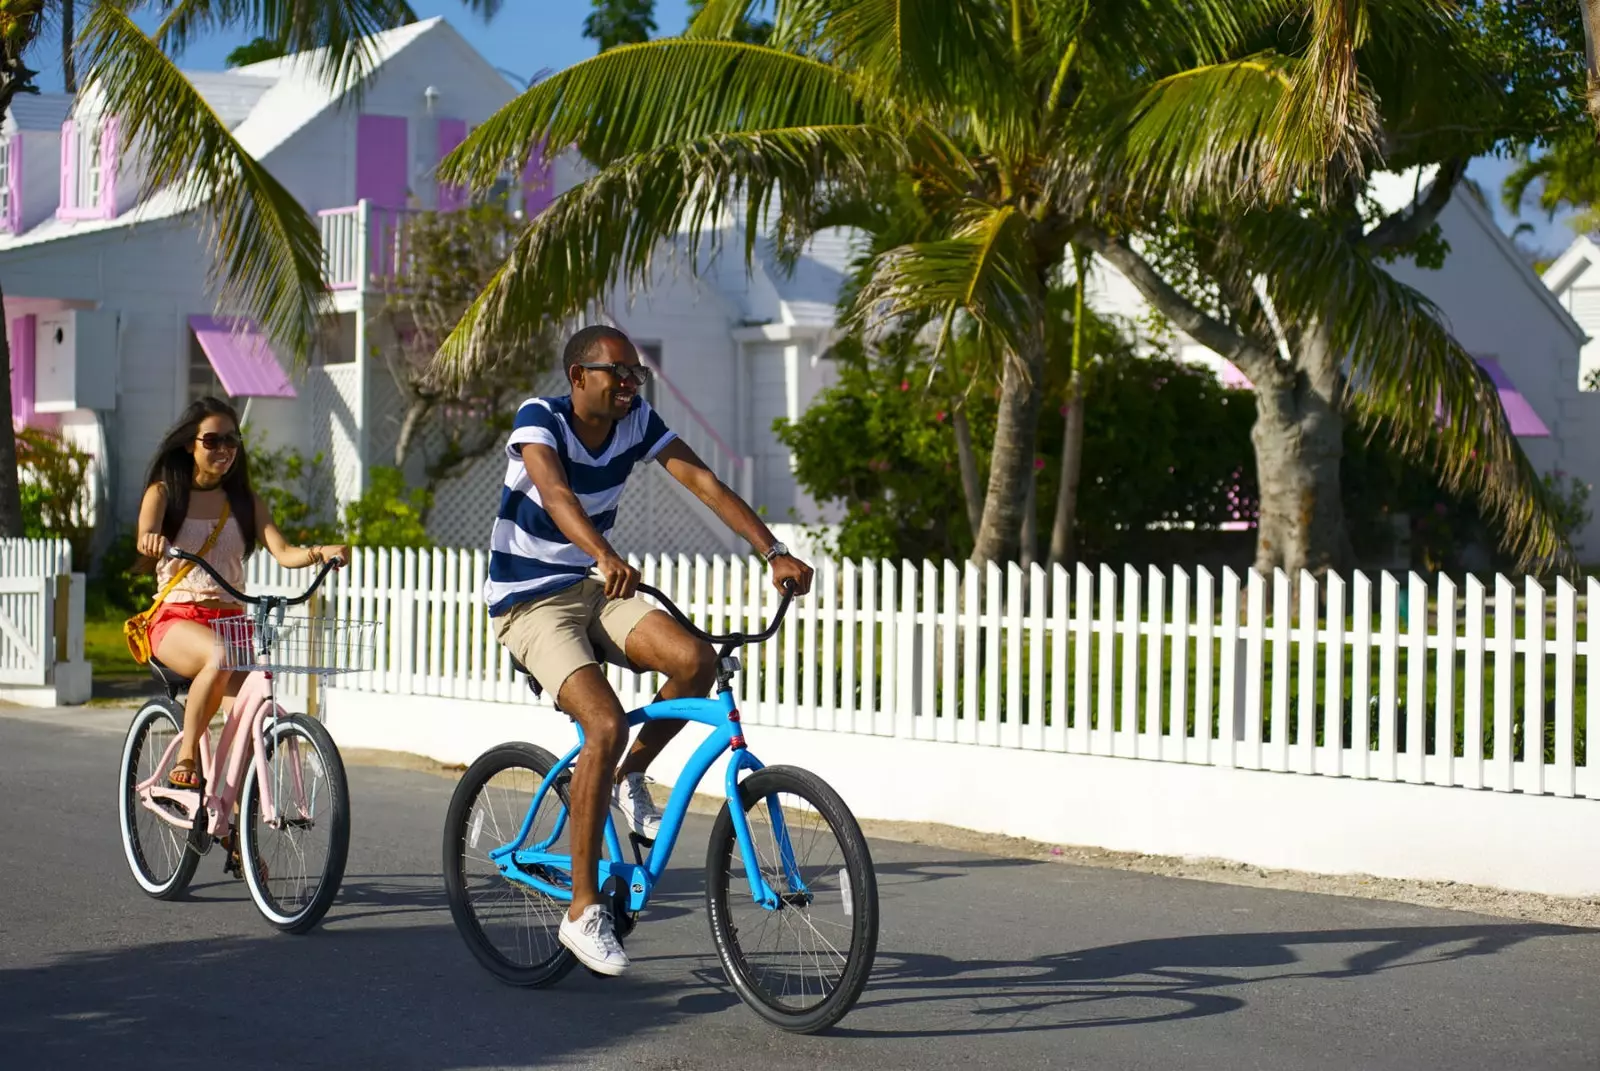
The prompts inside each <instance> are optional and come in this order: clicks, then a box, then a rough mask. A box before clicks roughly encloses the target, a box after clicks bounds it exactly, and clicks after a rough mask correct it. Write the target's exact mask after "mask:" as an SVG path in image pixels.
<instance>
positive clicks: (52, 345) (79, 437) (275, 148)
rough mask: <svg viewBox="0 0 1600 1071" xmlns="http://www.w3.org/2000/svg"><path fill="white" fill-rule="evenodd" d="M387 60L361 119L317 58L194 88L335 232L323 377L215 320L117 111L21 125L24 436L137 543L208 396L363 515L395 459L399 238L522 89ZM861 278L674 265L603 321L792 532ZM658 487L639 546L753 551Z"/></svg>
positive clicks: (649, 483)
mask: <svg viewBox="0 0 1600 1071" xmlns="http://www.w3.org/2000/svg"><path fill="white" fill-rule="evenodd" d="M374 54H375V58H376V65H375V68H374V70H373V73H372V75H371V77H370V79H369V81H368V84H367V86H366V90H365V94H364V96H363V97H362V98H361V100H360V102H359V105H356V104H353V103H352V102H351V101H349V100H344V99H340V98H339V97H337V96H336V95H335V94H333V93H331V92H330V91H329V90H328V89H327V88H326V87H325V86H324V85H323V84H322V83H321V82H320V81H319V79H318V78H317V77H316V76H315V74H314V72H313V70H312V69H311V66H310V64H308V63H306V62H304V60H305V58H304V57H289V58H286V59H281V60H271V61H267V62H264V63H258V64H253V65H250V66H245V67H240V68H237V69H234V70H229V71H223V72H191V73H189V74H188V77H189V78H190V80H191V82H192V83H193V84H194V86H195V87H196V88H197V89H198V90H199V91H200V93H201V94H202V95H203V96H204V97H205V98H206V100H207V101H208V102H209V103H210V104H211V106H212V107H213V108H214V109H216V111H217V112H218V114H219V115H221V116H222V117H223V118H224V120H225V121H226V122H227V123H228V124H229V127H230V129H231V130H232V131H233V134H234V136H235V137H236V138H237V139H238V140H239V142H240V143H241V144H242V145H243V146H244V147H245V149H246V150H248V151H249V152H251V153H252V154H253V155H254V156H255V157H256V158H257V159H259V160H260V161H261V162H262V163H263V164H265V165H266V166H267V168H268V169H269V170H270V171H271V172H272V173H273V174H274V176H275V177H277V179H278V180H279V181H280V182H282V183H283V184H284V185H285V186H286V187H287V188H288V189H289V190H290V191H291V192H292V193H293V194H294V195H295V196H296V197H297V198H298V199H299V200H300V201H301V203H302V204H303V205H305V207H306V208H307V209H308V210H309V211H311V212H313V213H315V214H316V216H317V218H318V219H319V222H320V225H321V230H322V237H323V246H324V266H325V270H326V273H327V279H328V282H329V284H330V287H331V289H332V291H333V293H334V313H333V319H332V322H330V324H329V328H330V331H329V332H328V341H327V343H326V344H324V345H323V346H322V347H321V349H320V351H319V352H318V353H317V354H316V355H315V357H314V359H313V362H312V366H311V367H310V368H308V369H306V370H303V371H300V372H293V370H292V369H290V368H289V366H288V362H287V361H285V360H282V359H280V358H279V356H278V355H275V354H274V353H273V352H272V349H271V347H270V346H268V345H267V343H266V342H265V340H264V339H262V338H261V337H260V336H259V335H258V334H257V332H256V331H255V330H254V328H253V326H252V325H251V324H249V323H247V322H243V321H240V320H237V319H234V318H231V317H229V316H227V315H225V311H226V310H223V311H220V312H219V310H218V309H217V308H216V307H215V301H214V295H212V294H209V293H208V292H207V290H206V286H205V277H206V273H207V266H208V260H207V257H208V253H207V251H206V250H205V249H204V248H203V246H202V241H201V231H200V229H199V226H198V224H199V221H198V220H197V218H196V217H195V216H194V215H192V214H186V213H183V212H181V211H180V210H179V206H178V204H177V201H176V199H175V198H174V197H173V196H172V194H171V193H170V192H168V191H158V192H157V193H155V194H154V195H152V196H150V197H147V198H144V199H143V200H140V199H139V186H140V183H139V181H138V178H139V159H138V153H137V149H136V148H135V149H134V150H133V151H130V152H128V153H119V152H118V151H117V150H116V148H115V146H114V142H115V140H116V138H117V135H118V130H117V127H118V124H117V118H116V117H115V116H105V115H100V114H97V112H96V110H95V105H94V103H93V101H92V100H90V99H89V98H88V97H87V96H86V95H80V97H79V98H78V99H77V100H76V101H74V100H73V99H72V98H69V97H62V96H56V97H42V98H31V99H30V98H24V99H23V100H22V101H19V102H18V103H17V104H16V105H15V106H14V107H13V108H12V109H11V111H10V113H9V114H8V115H7V116H6V122H5V126H4V128H3V131H0V161H4V162H5V166H6V170H5V176H6V178H7V181H6V183H5V184H4V200H3V201H0V287H3V289H4V294H5V309H4V317H3V318H4V323H5V329H6V331H7V336H8V339H9V340H10V343H11V346H12V353H13V355H14V360H13V371H12V379H13V397H14V399H15V401H14V403H13V414H12V415H13V419H14V421H20V422H22V423H32V424H36V425H49V426H55V427H59V428H60V429H61V430H62V432H63V434H65V435H67V436H68V437H70V438H71V439H73V440H74V441H77V442H79V443H80V444H82V445H84V446H86V447H87V448H88V449H90V451H91V452H92V453H94V454H95V456H96V457H97V458H98V459H99V461H100V464H99V466H98V467H97V478H99V479H100V480H101V481H102V483H101V486H100V488H99V490H100V492H101V499H100V500H101V502H102V503H103V505H104V506H105V507H106V508H108V509H109V510H110V511H111V512H112V514H113V515H114V516H115V517H117V518H118V519H119V520H120V521H121V522H123V523H124V524H126V523H127V522H130V521H131V520H132V518H133V516H134V515H135V513H136V511H137V503H138V500H139V496H140V493H141V491H142V487H141V481H142V478H143V470H144V466H145V465H146V464H147V462H148V459H149V455H150V452H151V450H152V449H153V448H154V446H155V444H156V442H157V440H158V438H159V436H160V434H161V433H162V432H163V431H164V430H165V428H166V427H167V426H169V425H170V424H171V422H172V421H173V420H174V419H175V418H176V416H177V414H178V412H179V411H180V410H181V409H182V408H183V406H184V405H185V404H187V403H188V402H189V401H190V400H191V399H192V398H195V397H198V396H200V395H202V394H205V393H219V394H222V395H225V396H229V397H231V398H232V399H233V400H234V401H235V403H236V404H240V405H241V406H243V407H248V408H247V411H246V419H247V422H248V423H249V424H250V427H251V431H252V435H255V434H265V436H266V437H267V439H268V441H269V442H270V443H271V444H272V445H288V446H295V447H298V448H301V449H304V450H307V451H313V450H321V451H323V452H324V453H325V454H326V455H327V456H328V457H329V459H330V461H331V466H330V468H331V471H332V475H333V482H334V485H335V491H336V494H337V496H338V498H339V499H340V500H341V501H342V500H348V499H349V498H351V497H353V496H354V495H357V494H359V493H360V491H361V489H362V487H363V484H364V482H365V474H366V471H367V468H368V466H370V465H373V464H385V463H388V462H389V461H390V459H391V457H392V454H393V448H394V443H395V441H396V438H397V436H398V431H399V418H398V415H397V414H398V411H399V407H398V406H397V404H396V403H397V391H396V388H395V386H394V384H393V383H392V381H391V380H390V379H389V376H388V373H387V371H386V370H385V368H384V366H383V362H381V361H379V360H376V359H374V357H373V354H372V347H373V346H374V345H381V344H382V339H381V338H380V337H378V335H377V334H376V331H375V328H374V326H373V322H372V321H373V319H374V316H375V314H376V312H377V311H378V310H379V309H381V308H382V306H383V303H384V300H385V292H386V289H387V287H388V286H389V285H390V283H391V277H392V275H393V269H394V267H395V265H396V263H397V258H401V257H403V256H404V255H405V252H404V249H403V241H404V238H403V233H404V232H403V228H402V227H401V226H400V223H401V221H402V220H403V219H404V217H405V216H406V215H407V214H408V213H410V212H414V211H417V210H420V209H428V208H439V209H449V208H451V207H453V206H456V205H459V204H460V203H461V197H460V195H459V194H458V193H457V191H453V190H450V189H440V188H439V187H438V184H437V183H436V182H435V180H434V178H433V172H434V168H435V165H436V164H437V162H438V160H439V159H440V158H441V157H442V156H443V155H444V154H445V153H446V152H448V151H449V150H450V149H451V148H453V147H454V146H455V145H457V144H459V143H460V141H461V140H462V139H463V138H464V137H465V136H466V134H467V132H468V131H469V130H470V128H471V127H472V126H473V125H475V124H477V123H479V122H482V121H483V120H484V119H485V118H487V117H488V116H489V115H490V114H492V113H493V112H494V111H496V110H497V109H498V108H500V107H501V106H502V105H503V104H505V103H506V102H507V101H508V100H510V99H511V98H512V96H513V95H514V90H513V88H512V86H511V85H510V84H508V83H507V82H506V80H505V79H504V78H503V77H501V75H500V74H498V73H497V72H496V71H495V70H494V68H493V67H492V66H491V65H490V64H489V63H488V62H487V61H486V60H484V58H483V57H482V56H481V55H479V54H478V53H477V52H476V51H475V50H474V49H473V48H472V47H471V46H470V45H468V44H467V43H466V41H465V40H464V39H463V38H462V37H461V36H460V35H459V34H457V33H456V32H455V30H454V29H452V28H451V26H450V25H449V24H448V23H447V22H446V21H444V20H443V19H432V20H428V21H425V22H419V23H416V24H413V25H410V26H406V27H404V28H401V29H397V30H393V31H389V32H386V33H383V34H380V35H378V37H377V38H376V40H375V42H374ZM579 172H580V165H579V163H578V162H576V161H575V160H573V159H571V158H568V157H561V158H557V159H554V160H550V161H544V160H538V159H536V160H534V161H533V162H532V163H531V164H530V165H529V168H528V170H527V173H525V174H524V175H523V176H521V181H520V186H521V190H520V199H521V208H522V210H524V211H525V212H527V213H529V214H532V213H536V212H538V211H539V210H541V209H542V208H543V206H544V205H546V204H548V203H549V201H550V199H551V198H552V197H553V196H555V195H556V194H557V193H559V192H560V191H562V190H564V189H566V188H568V187H570V186H571V185H573V184H574V183H576V182H577V181H578V180H579ZM668 259H669V261H670V258H668ZM847 260H848V248H847V245H846V243H845V241H844V240H843V239H840V238H835V239H822V240H819V241H818V242H816V243H815V244H814V247H813V249H812V251H811V253H810V255H808V256H807V257H805V258H803V259H802V261H801V263H800V265H799V267H798V268H797V270H796V271H795V272H794V273H793V275H792V276H786V275H783V274H780V273H778V272H776V271H774V270H773V269H772V266H771V264H770V262H768V261H766V260H763V262H762V263H760V264H758V265H757V267H756V270H755V272H754V273H753V274H747V273H746V272H745V270H744V266H743V262H742V257H740V256H739V255H738V253H737V252H736V251H735V250H733V249H731V248H730V249H729V250H728V251H727V252H726V253H725V254H723V255H722V256H720V257H718V258H717V259H715V260H714V261H713V262H711V263H710V264H708V265H703V266H702V267H703V271H702V274H701V277H700V278H699V279H692V278H690V276H689V273H688V272H686V271H676V270H674V266H673V265H672V264H671V263H670V262H668V263H665V264H664V265H663V268H662V272H661V275H660V277H659V278H658V279H657V280H656V281H655V284H654V285H653V286H652V287H650V288H648V293H646V294H644V295H641V296H640V297H639V298H638V299H637V300H629V299H628V298H627V297H626V295H623V294H618V295H617V297H616V298H615V299H614V300H613V301H611V302H609V303H607V306H606V307H605V308H604V309H603V310H602V312H603V314H604V315H607V316H609V317H610V318H611V319H613V320H614V321H615V322H617V323H618V324H619V325H620V326H622V327H623V328H624V329H626V330H627V331H628V332H629V333H630V335H632V336H633V337H635V338H636V339H638V341H639V342H640V344H641V348H642V349H643V350H644V352H645V353H646V355H647V356H648V357H650V358H651V359H653V360H654V361H655V363H656V364H657V366H658V368H661V369H664V370H665V375H663V376H662V377H661V381H660V382H659V383H658V384H657V385H656V386H655V388H654V394H655V395H656V397H655V402H656V404H657V405H658V406H659V408H661V410H662V411H663V415H664V416H665V417H666V419H667V420H668V421H669V422H670V423H672V424H673V425H674V426H675V427H677V428H678V430H679V431H680V432H681V433H682V434H683V435H684V437H685V438H686V439H687V440H688V441H689V442H690V443H691V445H693V446H694V447H695V449H696V450H698V451H699V452H700V453H701V455H702V456H704V457H705V458H706V459H707V460H708V461H709V462H710V463H712V464H713V466H714V467H716V468H717V470H718V472H719V474H721V475H722V476H723V477H724V479H726V480H727V481H728V482H729V483H730V484H731V485H733V486H735V487H737V488H739V489H741V490H743V491H744V492H745V493H746V494H747V495H748V496H749V497H750V498H751V500H752V501H753V502H754V503H755V504H756V505H758V506H759V507H761V508H763V510H764V511H765V512H766V513H767V515H768V516H769V517H771V518H772V519H773V520H774V521H785V520H789V519H791V518H792V517H793V516H795V515H796V514H795V511H797V510H798V516H799V517H801V518H802V519H806V520H810V519H813V518H814V517H816V516H818V515H819V513H818V511H817V510H816V508H815V507H814V505H813V504H811V503H809V502H808V501H804V500H803V496H801V495H800V494H799V492H798V491H797V489H796V488H795V485H794V481H793V478H792V476H791V475H790V469H789V458H788V454H787V452H786V451H784V450H782V449H781V447H780V446H779V445H778V443H777V441H776V440H775V438H774V437H773V435H772V431H771V424H772V421H773V419H775V418H776V417H778V416H794V415H797V414H798V413H799V412H801V411H803V410H804V408H805V406H806V404H807V403H808V402H809V400H810V398H811V397H812V396H813V395H814V394H815V392H816V391H817V390H818V389H820V387H821V385H822V384H823V383H824V382H825V380H826V378H827V375H828V372H827V364H826V362H825V361H824V360H823V359H822V355H823V354H824V353H825V351H826V348H827V345H828V343H829V342H830V331H831V327H832V304H833V300H834V297H835V295H836V294H837V292H838V287H839V284H840V282H841V281H842V278H843V274H842V273H843V271H844V268H845V266H846V263H847ZM552 389H559V386H558V384H557V383H552ZM502 477H503V463H502V462H501V461H500V460H499V459H498V458H497V457H489V458H485V459H484V460H483V462H482V463H481V464H480V465H479V466H478V467H477V468H476V469H475V470H473V471H472V472H470V473H468V474H467V475H466V476H464V477H462V478H461V479H458V480H456V481H454V482H453V483H451V484H448V485H446V486H444V487H443V488H441V489H440V491H439V495H438V500H437V505H436V507H435V510H434V515H433V518H432V525H433V528H434V535H435V537H436V538H437V539H439V540H440V541H441V542H444V543H449V544H460V545H471V544H476V543H479V542H481V541H482V540H483V539H484V538H485V536H486V533H487V532H488V528H489V523H490V519H491V518H492V515H493V511H494V509H495V506H496V504H497V500H498V494H497V488H498V487H499V485H500V482H501V479H502ZM635 484H636V485H637V486H636V487H634V488H633V489H631V490H630V499H631V501H630V502H629V503H628V504H626V505H625V508H624V509H623V511H622V523H621V529H620V530H619V542H622V543H624V544H625V545H627V546H628V547H629V549H637V550H664V551H672V552H679V551H681V552H685V553H693V552H695V551H701V550H704V551H723V550H727V549H731V548H732V547H733V545H734V544H733V541H732V537H731V536H729V535H728V534H727V533H726V532H725V531H724V530H723V529H722V528H721V526H720V525H719V524H717V523H716V522H715V520H714V519H713V518H711V516H710V515H709V513H708V512H707V511H705V510H704V509H703V507H701V506H700V505H699V503H698V502H694V501H693V500H692V499H690V498H689V497H688V496H687V494H686V493H685V492H683V491H682V489H681V488H679V487H678V486H677V485H676V484H675V483H673V482H672V481H671V480H670V479H666V478H664V477H663V476H662V474H661V473H659V472H658V471H656V469H655V467H653V466H652V467H650V468H649V469H648V470H647V471H646V472H645V474H644V478H643V479H640V480H636V481H635Z"/></svg>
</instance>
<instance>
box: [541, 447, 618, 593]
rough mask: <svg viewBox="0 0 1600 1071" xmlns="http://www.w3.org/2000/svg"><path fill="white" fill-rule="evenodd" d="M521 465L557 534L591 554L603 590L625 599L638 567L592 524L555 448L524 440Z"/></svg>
mask: <svg viewBox="0 0 1600 1071" xmlns="http://www.w3.org/2000/svg"><path fill="white" fill-rule="evenodd" d="M522 467H523V468H525V469H527V470H528V479H530V480H532V481H533V486H534V487H536V488H537V489H538V491H539V501H540V502H542V503H543V504H544V509H545V512H546V513H548V514H550V519H551V520H553V521H555V522H556V527H557V528H559V529H561V534H562V535H564V536H566V537H567V538H568V539H569V540H571V541H572V545H573V546H575V547H577V548H578V549H579V550H581V551H583V552H584V553H585V554H587V555H589V557H591V558H593V559H594V560H595V562H596V563H597V566H598V568H599V570H600V572H601V573H602V574H604V575H605V578H606V594H607V595H608V596H610V597H611V598H613V599H625V598H627V597H628V596H629V595H632V594H633V591H634V588H635V587H637V586H638V583H639V571H638V570H637V569H635V568H633V567H632V566H631V565H629V564H628V563H627V562H626V561H625V560H623V558H622V556H621V555H620V554H618V553H617V552H616V550H615V549H614V548H613V547H612V546H611V544H610V543H608V542H606V537H605V536H603V535H601V534H600V533H599V531H598V530H597V529H596V528H595V526H594V522H593V521H591V520H589V515H588V514H587V513H585V512H584V511H583V506H582V505H580V504H579V502H578V496H577V494H575V493H574V492H573V490H572V487H571V485H570V484H568V483H567V474H566V473H565V472H564V471H562V468H561V458H560V457H559V456H558V455H557V454H556V452H555V450H554V449H553V448H551V447H549V446H545V445H544V444H543V443H525V444H524V445H523V447H522Z"/></svg>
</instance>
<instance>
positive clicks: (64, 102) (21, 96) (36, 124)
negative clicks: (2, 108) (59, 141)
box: [5, 93, 72, 134]
mask: <svg viewBox="0 0 1600 1071" xmlns="http://www.w3.org/2000/svg"><path fill="white" fill-rule="evenodd" d="M71 111H72V94H70V93H18V94H17V95H16V96H15V97H14V98H12V101H11V107H10V109H8V111H7V114H6V116H5V129H6V132H7V133H14V132H16V131H19V130H20V131H23V132H27V131H30V130H40V131H46V132H48V133H51V134H59V133H61V124H62V123H64V122H66V121H67V116H68V115H69V114H70V113H71Z"/></svg>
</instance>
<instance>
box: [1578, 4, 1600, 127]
mask: <svg viewBox="0 0 1600 1071" xmlns="http://www.w3.org/2000/svg"><path fill="white" fill-rule="evenodd" d="M1580 2H1581V3H1582V4H1583V50H1584V53H1585V55H1586V56H1587V57H1588V61H1589V118H1591V119H1593V120H1594V127H1595V131H1596V133H1600V0H1580Z"/></svg>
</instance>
